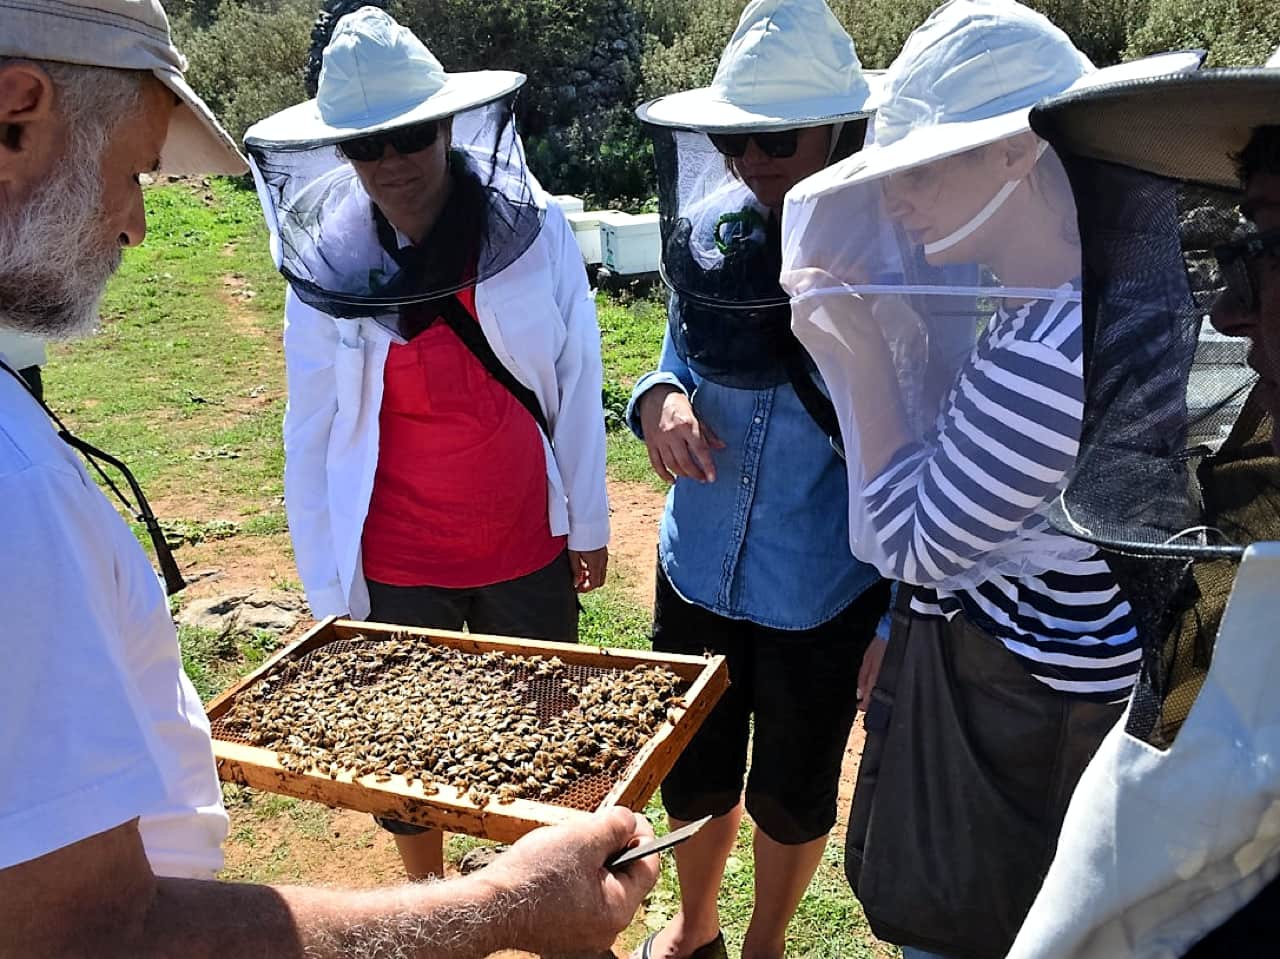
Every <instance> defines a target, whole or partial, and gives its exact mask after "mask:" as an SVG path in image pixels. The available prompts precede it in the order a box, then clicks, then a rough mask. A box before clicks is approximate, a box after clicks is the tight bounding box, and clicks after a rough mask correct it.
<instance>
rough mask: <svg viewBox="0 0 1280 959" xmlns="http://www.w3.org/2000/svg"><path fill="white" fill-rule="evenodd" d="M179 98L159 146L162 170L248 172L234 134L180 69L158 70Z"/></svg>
mask: <svg viewBox="0 0 1280 959" xmlns="http://www.w3.org/2000/svg"><path fill="white" fill-rule="evenodd" d="M154 73H155V76H156V78H157V79H158V80H159V81H160V82H161V83H163V84H164V85H165V86H166V87H168V88H169V90H170V91H172V92H173V94H174V95H175V96H176V97H177V98H178V100H179V101H180V102H179V104H178V106H177V108H176V109H175V110H174V111H173V116H172V118H171V119H170V120H169V132H168V134H167V135H166V136H165V141H164V146H163V147H162V148H161V150H160V169H159V172H160V173H164V174H169V175H172V176H209V175H222V176H240V175H242V174H245V173H248V172H249V166H248V164H247V163H246V162H245V158H244V157H243V156H242V155H241V154H240V151H239V150H238V149H236V142H235V140H233V139H232V138H231V134H229V133H227V131H226V130H224V129H223V128H222V124H220V123H219V122H218V120H217V118H216V117H215V116H214V115H213V111H212V110H210V109H209V108H208V106H206V105H205V102H204V101H203V100H201V99H200V97H199V96H197V95H196V92H195V91H194V90H192V89H191V87H190V86H188V85H187V81H186V80H185V79H184V78H183V76H182V74H181V73H179V72H178V71H177V70H155V71H154Z"/></svg>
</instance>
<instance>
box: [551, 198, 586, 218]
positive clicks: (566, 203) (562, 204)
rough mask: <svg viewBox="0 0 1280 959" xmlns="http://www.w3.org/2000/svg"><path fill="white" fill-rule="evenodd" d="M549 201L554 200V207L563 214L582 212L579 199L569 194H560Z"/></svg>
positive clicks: (581, 204)
mask: <svg viewBox="0 0 1280 959" xmlns="http://www.w3.org/2000/svg"><path fill="white" fill-rule="evenodd" d="M551 199H553V200H555V203H556V206H558V207H559V208H560V210H561V212H563V213H581V212H582V209H583V203H582V198H581V197H576V196H573V195H571V194H569V193H561V194H558V195H557V196H553V197H552V198H551Z"/></svg>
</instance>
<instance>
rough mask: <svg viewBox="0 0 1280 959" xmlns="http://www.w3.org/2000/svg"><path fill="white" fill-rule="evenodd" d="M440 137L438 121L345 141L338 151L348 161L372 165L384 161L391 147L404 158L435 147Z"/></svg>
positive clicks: (429, 121)
mask: <svg viewBox="0 0 1280 959" xmlns="http://www.w3.org/2000/svg"><path fill="white" fill-rule="evenodd" d="M439 135H440V124H439V122H438V121H436V120H428V121H427V122H426V123H418V124H415V125H414V126H411V127H397V128H396V129H394V130H387V131H386V132H385V133H371V134H369V135H368V136H366V137H358V138H357V139H355V140H343V141H342V142H341V143H339V144H338V149H339V150H340V151H341V152H342V155H343V156H345V157H346V158H347V159H348V160H355V161H356V162H358V163H370V162H372V161H374V160H380V159H382V154H383V152H384V151H385V150H386V148H387V147H388V146H389V147H391V148H392V149H393V150H395V151H396V153H399V154H401V155H402V156H404V155H408V154H410V153H420V152H421V151H423V150H425V149H427V147H429V146H431V145H433V144H434V143H435V142H436V138H437V137H439Z"/></svg>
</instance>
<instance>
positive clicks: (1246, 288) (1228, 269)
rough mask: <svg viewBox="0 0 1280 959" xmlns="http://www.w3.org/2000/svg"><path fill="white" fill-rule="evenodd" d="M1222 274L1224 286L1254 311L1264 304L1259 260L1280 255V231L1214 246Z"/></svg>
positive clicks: (1254, 235)
mask: <svg viewBox="0 0 1280 959" xmlns="http://www.w3.org/2000/svg"><path fill="white" fill-rule="evenodd" d="M1213 255H1214V257H1215V258H1216V259H1217V261H1218V269H1219V271H1221V273H1222V282H1223V285H1224V286H1225V287H1226V288H1227V292H1228V293H1230V294H1231V295H1232V296H1233V297H1234V298H1235V299H1236V300H1238V301H1239V302H1240V304H1241V305H1242V306H1243V307H1244V308H1245V310H1247V311H1248V312H1250V313H1256V312H1257V311H1258V308H1259V306H1260V305H1261V303H1260V300H1259V292H1258V260H1260V259H1262V258H1263V257H1264V256H1272V257H1280V230H1268V231H1267V232H1265V233H1255V234H1253V235H1252V236H1247V237H1245V238H1244V239H1243V240H1236V241H1235V242H1234V243H1223V244H1221V245H1219V246H1215V247H1214V248H1213Z"/></svg>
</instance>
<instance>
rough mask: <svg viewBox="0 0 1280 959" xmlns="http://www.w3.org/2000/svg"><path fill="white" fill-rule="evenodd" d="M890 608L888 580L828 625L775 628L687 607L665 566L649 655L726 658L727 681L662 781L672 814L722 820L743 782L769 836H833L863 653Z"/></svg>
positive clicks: (798, 839)
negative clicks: (748, 760)
mask: <svg viewBox="0 0 1280 959" xmlns="http://www.w3.org/2000/svg"><path fill="white" fill-rule="evenodd" d="M888 603H889V584H888V583H887V582H885V581H883V580H881V581H879V582H877V583H875V584H873V585H872V586H870V587H868V589H867V590H866V592H864V593H863V594H862V595H861V596H859V597H858V598H857V599H856V600H855V601H854V602H853V603H852V604H851V605H850V606H848V607H847V608H846V609H845V610H844V611H843V612H841V613H839V614H838V615H837V616H836V617H835V618H833V619H831V620H829V621H828V622H826V623H823V624H822V625H821V626H817V627H815V628H813V629H806V630H795V631H792V630H782V629H771V628H769V627H767V626H760V625H757V624H755V623H750V622H746V621H744V620H736V619H729V618H727V617H724V616H719V615H717V614H715V613H712V612H710V611H708V610H705V609H703V608H702V607H701V606H695V605H694V604H693V603H689V602H686V601H685V600H684V599H682V598H681V597H680V595H679V594H678V593H676V591H675V589H674V588H673V587H672V586H671V583H670V581H668V579H667V578H666V576H665V575H664V574H663V572H662V569H661V567H659V569H658V589H657V596H656V598H655V600H654V614H653V620H654V622H653V648H654V649H655V650H656V651H658V652H663V653H687V654H691V655H695V656H698V655H702V653H703V652H706V651H710V652H713V653H719V654H722V655H723V656H725V657H726V659H727V660H728V666H729V684H730V685H729V688H728V689H727V690H725V693H724V696H722V697H721V699H720V702H719V703H717V704H716V708H715V709H713V710H712V711H711V714H710V715H709V716H708V717H707V719H706V721H705V722H704V723H703V724H702V726H701V728H699V730H698V732H697V733H696V734H695V735H694V737H693V740H692V741H691V742H690V743H689V746H688V747H687V748H686V749H685V751H684V752H683V753H682V754H681V755H680V758H679V759H677V760H676V764H675V766H673V767H672V769H671V772H670V773H669V774H668V775H667V778H666V779H665V780H664V781H663V783H662V803H663V805H664V806H665V807H666V810H667V812H668V813H669V814H670V815H671V816H673V817H674V818H676V819H682V820H694V819H700V818H701V817H703V816H722V815H724V814H725V813H727V812H729V811H730V810H731V809H733V807H734V806H736V805H737V804H738V801H739V799H740V798H741V797H742V792H743V780H744V778H745V779H746V805H747V812H749V813H750V814H751V818H752V819H753V820H755V823H756V825H757V826H758V827H759V828H760V829H761V830H762V831H763V832H764V833H765V835H767V836H768V837H769V838H770V839H773V840H774V841H775V842H779V843H784V844H787V845H797V844H800V843H805V842H810V841H812V840H814V839H818V838H821V837H822V836H825V835H826V834H827V833H828V832H830V831H831V827H832V826H833V825H834V824H835V821H836V794H837V790H838V786H839V781H840V766H841V763H842V761H843V759H844V751H845V747H846V745H847V744H848V741H849V730H850V729H851V728H852V727H853V720H854V717H855V716H856V715H857V707H858V695H857V685H858V670H859V668H860V667H861V665H862V654H863V653H864V652H865V651H866V648H867V644H868V643H870V641H871V638H872V637H873V636H874V635H875V629H876V624H877V623H878V622H879V621H880V617H881V616H882V615H883V614H884V611H885V609H886V608H887V607H888ZM753 716H754V718H755V730H754V738H753V737H752V723H751V720H752V717H753ZM749 740H750V741H751V772H750V775H749V776H748V775H747V744H748V741H749Z"/></svg>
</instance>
